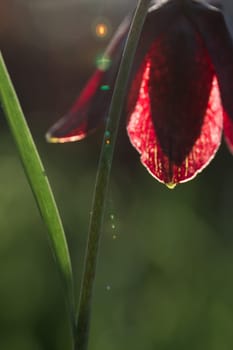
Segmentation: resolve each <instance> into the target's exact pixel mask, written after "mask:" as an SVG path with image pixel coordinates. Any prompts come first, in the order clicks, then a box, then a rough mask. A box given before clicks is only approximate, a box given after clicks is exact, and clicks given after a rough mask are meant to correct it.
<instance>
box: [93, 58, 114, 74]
mask: <svg viewBox="0 0 233 350" xmlns="http://www.w3.org/2000/svg"><path fill="white" fill-rule="evenodd" d="M110 65H111V59H110V58H109V57H108V56H107V55H98V56H97V57H96V67H97V68H98V69H99V70H102V71H106V70H108V68H109V67H110Z"/></svg>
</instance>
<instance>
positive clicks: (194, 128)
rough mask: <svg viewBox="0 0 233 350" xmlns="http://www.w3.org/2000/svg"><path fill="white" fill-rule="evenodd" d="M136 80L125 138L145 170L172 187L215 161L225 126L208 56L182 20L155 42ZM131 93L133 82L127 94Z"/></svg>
mask: <svg viewBox="0 0 233 350" xmlns="http://www.w3.org/2000/svg"><path fill="white" fill-rule="evenodd" d="M137 75H139V76H142V82H141V85H140V90H139V95H138V98H137V102H136V105H135V108H134V110H133V112H132V113H131V115H130V117H129V122H128V126H127V131H128V135H129V138H130V141H131V143H132V144H133V146H134V147H135V148H136V149H137V150H138V152H139V153H140V154H141V161H142V163H143V165H145V166H146V168H147V169H148V171H149V172H150V173H151V174H152V175H153V176H154V177H155V178H157V179H158V180H159V181H161V182H164V183H165V184H167V185H168V186H170V187H172V186H174V185H176V184H177V183H179V182H185V181H187V180H189V179H191V178H193V177H194V176H195V175H196V174H197V173H198V172H200V171H201V170H202V169H203V168H204V167H205V166H206V165H207V164H208V163H209V162H210V160H211V159H212V158H213V157H214V155H215V152H216V151H217V149H218V147H219V145H220V141H221V134H222V123H223V121H222V119H223V116H222V114H223V113H222V106H221V99H220V93H219V88H218V83H217V79H216V77H215V75H214V70H213V66H212V64H211V61H210V58H209V56H208V52H207V50H206V48H205V46H204V44H203V41H202V39H201V37H200V36H199V35H198V33H197V32H196V31H195V29H194V28H193V27H192V26H191V25H190V23H189V22H188V21H187V19H186V18H185V17H184V16H182V15H180V17H177V18H176V20H174V21H173V23H170V25H169V28H168V30H167V31H166V33H164V34H163V35H161V36H160V37H159V39H157V40H155V42H154V43H153V45H152V46H151V48H150V50H149V51H148V54H147V55H146V57H145V59H144V61H143V63H142V64H141V67H140V70H139V71H138V73H137ZM137 75H136V77H135V80H137ZM133 90H134V83H132V86H131V89H130V94H131V92H132V93H133V94H134V92H133Z"/></svg>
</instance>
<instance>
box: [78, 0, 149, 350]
mask: <svg viewBox="0 0 233 350" xmlns="http://www.w3.org/2000/svg"><path fill="white" fill-rule="evenodd" d="M149 3H150V0H139V1H138V6H137V8H136V11H135V15H134V18H133V21H132V24H131V27H130V31H129V35H128V39H127V43H126V45H125V49H124V52H123V55H122V60H121V64H120V68H119V72H118V76H117V79H116V84H115V88H114V92H113V97H112V101H111V106H110V112H109V118H108V120H107V125H106V130H105V135H104V140H103V144H102V150H101V155H100V160H99V166H98V172H97V178H96V185H95V193H94V197H93V206H92V214H91V218H90V227H89V235H88V242H87V248H86V256H85V266H84V274H83V279H82V285H81V292H80V304H79V313H78V323H77V332H76V342H75V350H86V349H87V346H88V337H89V324H90V313H91V299H92V292H93V286H94V280H95V274H96V264H97V257H98V248H99V242H100V237H101V231H102V225H103V217H104V209H105V201H106V196H107V190H108V183H109V177H110V171H111V166H112V159H113V153H114V148H115V143H116V137H117V133H118V127H119V120H120V115H121V113H122V108H123V104H124V97H125V93H126V88H127V82H128V78H129V73H130V68H131V65H132V63H133V59H134V55H135V51H136V46H137V43H138V40H139V37H140V34H141V30H142V27H143V24H144V21H145V17H146V14H147V9H148V6H149Z"/></svg>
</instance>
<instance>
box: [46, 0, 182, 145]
mask: <svg viewBox="0 0 233 350" xmlns="http://www.w3.org/2000/svg"><path fill="white" fill-rule="evenodd" d="M176 7H177V6H176V4H174V3H173V2H170V1H169V0H167V1H164V0H162V1H161V0H155V1H152V3H151V6H150V8H149V10H148V16H147V18H146V21H145V25H144V27H143V30H142V35H141V40H140V42H139V45H138V49H137V52H136V57H135V64H134V65H133V69H132V76H134V72H135V71H137V69H138V66H139V65H140V63H141V61H142V59H143V58H144V56H145V53H146V52H147V50H148V47H149V46H150V45H151V42H152V41H153V40H154V38H155V37H156V36H157V35H159V34H160V32H161V31H163V30H165V28H166V22H165V21H164V15H165V14H166V18H167V19H168V20H169V18H170V17H172V16H174V8H176ZM130 22H131V16H128V17H127V18H126V19H125V20H124V21H123V23H122V24H121V25H120V27H119V29H118V30H117V32H116V34H115V36H114V37H113V39H112V41H111V43H110V45H109V46H108V48H107V50H106V52H105V54H104V55H103V66H102V67H100V68H99V69H97V70H96V71H95V73H94V74H93V76H92V77H91V79H90V80H89V81H88V83H87V84H86V86H85V88H84V89H83V91H82V92H81V95H80V96H79V97H78V98H77V99H76V101H75V102H74V105H73V106H72V108H71V109H70V111H69V112H68V113H67V114H66V115H65V116H64V117H63V118H61V119H60V120H59V121H58V122H57V123H56V124H55V125H54V126H52V128H51V129H50V130H49V131H48V133H47V135H46V138H47V140H48V141H49V142H69V141H78V140H81V139H83V138H84V137H86V136H87V135H88V134H89V133H90V132H91V131H93V130H95V129H96V128H97V127H98V126H99V124H100V123H101V122H104V121H105V119H106V116H107V111H108V108H109V105H110V101H111V97H112V93H113V85H114V81H115V78H116V74H117V70H118V67H119V64H120V59H121V55H122V51H123V47H124V43H125V40H126V37H127V34H128V30H129V26H130ZM106 61H107V63H109V67H108V65H107V66H106V65H105V62H106ZM139 87H140V80H138V87H137V89H136V82H135V90H134V91H135V97H134V98H133V97H132V103H131V106H134V104H135V103H136V98H137V94H138V91H139Z"/></svg>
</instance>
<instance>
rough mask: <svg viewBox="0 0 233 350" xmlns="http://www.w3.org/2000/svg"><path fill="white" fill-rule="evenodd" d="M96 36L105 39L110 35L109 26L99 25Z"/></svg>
mask: <svg viewBox="0 0 233 350" xmlns="http://www.w3.org/2000/svg"><path fill="white" fill-rule="evenodd" d="M95 34H96V36H97V37H98V38H105V37H106V36H107V35H108V26H107V25H106V24H105V23H97V24H96V27H95Z"/></svg>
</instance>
